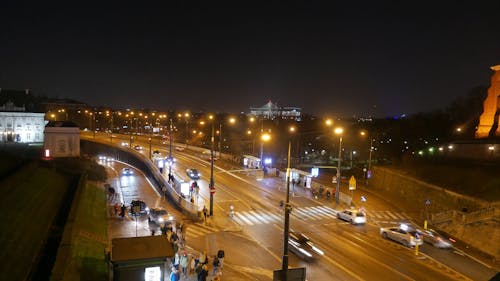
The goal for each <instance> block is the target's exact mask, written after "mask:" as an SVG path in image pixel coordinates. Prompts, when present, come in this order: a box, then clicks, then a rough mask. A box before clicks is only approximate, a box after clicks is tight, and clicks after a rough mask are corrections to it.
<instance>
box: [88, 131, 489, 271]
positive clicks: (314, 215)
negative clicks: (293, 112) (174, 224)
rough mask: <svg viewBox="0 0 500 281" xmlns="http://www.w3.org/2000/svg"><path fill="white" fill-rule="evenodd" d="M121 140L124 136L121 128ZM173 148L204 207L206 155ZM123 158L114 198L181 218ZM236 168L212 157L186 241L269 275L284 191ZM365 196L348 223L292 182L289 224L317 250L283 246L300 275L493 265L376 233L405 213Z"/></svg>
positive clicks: (142, 230)
mask: <svg viewBox="0 0 500 281" xmlns="http://www.w3.org/2000/svg"><path fill="white" fill-rule="evenodd" d="M96 138H98V139H99V138H102V139H103V140H105V139H106V138H107V139H109V135H107V136H100V135H99V134H98V135H97V136H96ZM123 141H128V136H125V137H124V138H123ZM120 142H121V141H119V136H117V138H114V143H120ZM158 143H160V142H158ZM141 145H142V146H143V147H145V149H144V150H143V151H142V153H144V155H146V156H148V155H149V151H148V150H147V149H148V144H147V143H141ZM165 148H166V146H165V145H155V144H153V148H152V149H153V150H156V149H159V150H160V152H162V154H164V155H168V152H169V151H168V150H166V149H165ZM174 155H175V158H176V159H177V162H176V164H175V166H174V167H173V169H174V171H175V173H177V174H178V175H185V170H186V169H187V168H196V169H198V170H199V171H200V172H201V175H202V177H201V179H200V180H198V184H199V186H200V195H201V200H204V201H200V206H201V204H206V206H207V207H208V198H209V190H208V182H209V176H210V163H209V162H207V161H205V160H201V159H200V158H198V157H197V155H196V154H192V153H190V151H188V150H187V151H182V152H179V151H175V152H174ZM123 165H126V164H124V163H119V162H113V163H109V164H108V167H109V169H108V171H110V172H109V175H110V178H109V181H110V182H112V183H113V185H114V186H119V187H120V192H119V197H118V198H119V200H122V201H123V202H125V203H126V204H127V203H130V201H131V200H132V199H141V200H143V201H145V202H146V203H147V204H148V206H153V207H156V206H163V207H165V208H167V209H168V210H169V211H170V212H172V213H173V214H174V216H175V217H176V218H177V219H179V220H181V219H185V218H184V217H183V216H182V214H181V213H180V212H179V211H178V210H176V209H175V208H173V207H172V206H171V205H170V204H169V202H168V201H166V200H165V198H164V197H163V196H162V195H161V194H160V193H159V192H158V191H157V190H156V189H155V188H153V187H152V186H151V184H150V183H149V182H148V181H147V180H146V179H145V178H144V177H143V176H142V174H141V173H140V171H137V170H136V171H135V176H132V177H122V176H120V174H119V171H120V170H121V168H122V167H123ZM240 170H241V167H237V166H234V165H232V164H230V163H226V162H223V161H220V160H219V161H217V162H216V164H215V169H214V174H215V186H216V189H217V191H216V193H215V196H214V198H215V201H214V202H215V203H214V218H213V219H212V220H210V221H209V223H208V224H204V223H195V222H189V221H187V222H188V228H187V244H188V245H189V246H190V247H191V248H193V249H195V250H198V251H203V250H207V252H208V253H212V254H214V253H215V252H216V251H217V250H218V249H220V248H223V249H225V251H226V260H225V278H230V279H228V280H272V272H273V270H276V269H279V268H281V260H282V255H283V225H284V224H283V217H284V215H283V210H282V209H281V208H280V205H279V202H280V200H283V199H284V198H285V196H284V195H285V191H284V188H283V185H284V183H283V181H282V180H281V179H280V178H277V177H273V176H269V177H265V178H264V179H262V180H256V179H255V177H253V176H251V175H247V174H245V173H242V172H241V171H240ZM366 197H368V201H367V203H368V204H366V205H365V208H366V209H367V213H368V215H367V218H368V222H367V224H366V225H359V226H354V225H351V224H349V223H347V222H344V221H341V220H338V219H337V218H336V213H337V211H339V210H342V209H343V208H344V206H342V205H336V204H335V203H334V202H332V201H326V200H325V199H324V198H320V199H315V198H312V197H311V194H310V192H309V191H308V190H304V189H302V188H297V189H295V196H292V197H291V204H292V205H293V210H292V213H291V216H290V218H291V219H290V226H291V228H292V229H293V230H295V231H298V232H302V233H305V234H306V235H307V236H309V237H310V238H311V240H312V241H314V242H315V243H316V244H317V246H318V247H319V248H321V249H322V250H323V251H324V255H323V256H320V257H319V258H317V259H316V260H315V261H313V262H306V261H303V260H301V259H299V258H298V257H297V256H295V255H294V254H292V253H290V254H289V255H290V262H289V264H290V266H291V267H305V268H306V270H307V279H308V280H489V279H490V278H491V277H492V276H494V275H495V273H496V272H497V271H496V270H495V269H493V268H491V267H489V266H488V265H487V264H485V263H483V262H481V261H479V260H477V259H475V258H473V257H471V256H469V255H467V254H466V253H464V252H463V251H461V250H459V249H451V250H445V249H437V248H434V247H432V246H430V245H427V244H425V245H423V246H421V247H420V249H419V250H420V251H419V253H418V255H417V254H416V253H415V251H414V249H411V248H407V247H404V246H403V245H400V244H397V243H395V242H393V241H389V240H386V239H383V238H382V237H381V236H380V231H379V230H380V227H383V226H389V225H397V224H399V223H400V222H401V221H411V218H412V213H411V212H404V211H401V209H399V208H397V206H396V207H395V206H394V205H397V204H389V203H387V202H385V201H384V200H382V199H380V198H377V197H376V196H374V195H373V194H368V193H367V195H366ZM203 202H205V203H203ZM231 205H232V206H234V208H235V215H234V216H233V217H230V216H229V215H228V213H229V208H230V206H231ZM114 223H115V224H117V226H120V227H121V228H120V229H122V230H120V231H121V232H120V233H115V232H113V230H112V229H119V228H113V227H111V230H110V233H111V235H112V236H114V235H130V236H134V235H135V234H136V232H135V231H136V228H135V226H136V222H135V221H134V220H129V221H125V224H126V225H127V227H125V228H124V227H123V225H124V222H123V221H121V220H119V219H117V220H115V222H114ZM123 229H125V230H123ZM137 229H138V230H137V234H138V235H150V229H149V226H148V223H147V220H146V221H144V220H142V221H139V222H137ZM115 237H116V236H115Z"/></svg>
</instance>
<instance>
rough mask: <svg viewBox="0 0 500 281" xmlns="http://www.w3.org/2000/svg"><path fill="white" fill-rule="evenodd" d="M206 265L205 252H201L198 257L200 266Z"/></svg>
mask: <svg viewBox="0 0 500 281" xmlns="http://www.w3.org/2000/svg"><path fill="white" fill-rule="evenodd" d="M207 263H208V257H207V251H203V253H202V254H201V255H200V264H201V265H206V264H207Z"/></svg>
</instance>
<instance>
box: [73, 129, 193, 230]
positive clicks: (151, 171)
mask: <svg viewBox="0 0 500 281" xmlns="http://www.w3.org/2000/svg"><path fill="white" fill-rule="evenodd" d="M80 149H81V151H83V152H85V153H87V154H93V155H94V154H95V155H97V154H99V153H106V154H108V155H112V156H113V157H114V158H115V159H116V160H119V161H122V162H126V163H130V164H131V165H133V166H135V167H136V168H137V169H139V170H141V171H142V172H143V173H144V175H145V176H146V177H147V178H148V179H149V180H150V181H151V182H152V183H153V185H154V186H155V188H156V189H157V190H158V191H159V192H160V193H164V195H165V196H167V197H168V198H169V199H170V200H171V202H172V203H173V204H174V205H175V206H176V207H177V208H178V209H180V210H181V211H182V212H183V213H184V214H185V215H187V216H189V217H190V218H191V219H193V220H199V219H200V216H199V207H198V206H197V205H195V204H193V203H191V202H190V201H188V200H186V199H185V198H184V197H183V196H182V195H181V194H180V186H178V184H177V183H176V182H175V181H174V183H172V184H171V183H170V182H168V180H167V179H166V178H165V177H164V176H163V174H162V173H161V172H160V169H159V168H158V167H156V166H155V165H154V164H153V163H152V162H151V161H150V160H149V158H147V157H146V156H144V155H142V154H141V153H138V152H136V151H134V150H131V149H129V148H124V147H121V146H114V145H110V144H109V143H106V142H104V141H100V140H98V139H87V138H85V137H82V138H81V148H80Z"/></svg>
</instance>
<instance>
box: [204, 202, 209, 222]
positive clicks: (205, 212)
mask: <svg viewBox="0 0 500 281" xmlns="http://www.w3.org/2000/svg"><path fill="white" fill-rule="evenodd" d="M207 212H208V210H207V206H203V217H204V218H205V222H207Z"/></svg>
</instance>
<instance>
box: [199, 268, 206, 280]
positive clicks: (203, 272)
mask: <svg viewBox="0 0 500 281" xmlns="http://www.w3.org/2000/svg"><path fill="white" fill-rule="evenodd" d="M207 276H208V267H207V266H206V265H203V266H202V267H201V269H200V271H199V272H198V281H207Z"/></svg>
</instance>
